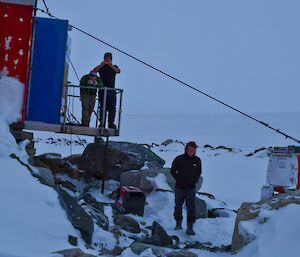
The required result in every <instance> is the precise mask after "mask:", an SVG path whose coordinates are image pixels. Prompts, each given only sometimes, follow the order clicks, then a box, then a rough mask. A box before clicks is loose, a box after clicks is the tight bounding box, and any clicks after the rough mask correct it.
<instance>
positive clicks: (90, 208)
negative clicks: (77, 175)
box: [81, 194, 109, 231]
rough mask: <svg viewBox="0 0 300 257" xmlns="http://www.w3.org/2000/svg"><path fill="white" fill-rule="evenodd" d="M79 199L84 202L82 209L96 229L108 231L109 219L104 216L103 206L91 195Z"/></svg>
mask: <svg viewBox="0 0 300 257" xmlns="http://www.w3.org/2000/svg"><path fill="white" fill-rule="evenodd" d="M81 199H82V200H83V201H84V203H83V204H81V205H82V206H83V208H84V209H85V211H86V212H87V213H88V214H89V215H90V216H91V217H92V218H93V219H94V221H95V223H96V225H97V226H98V227H101V228H103V229H104V230H106V231H108V229H109V219H108V217H107V216H106V215H105V214H104V205H103V204H102V203H99V202H97V200H96V199H95V198H94V197H93V196H92V195H91V194H84V195H83V196H82V197H81Z"/></svg>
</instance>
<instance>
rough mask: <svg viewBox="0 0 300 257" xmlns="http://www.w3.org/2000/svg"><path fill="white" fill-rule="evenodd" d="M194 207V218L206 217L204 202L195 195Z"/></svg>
mask: <svg viewBox="0 0 300 257" xmlns="http://www.w3.org/2000/svg"><path fill="white" fill-rule="evenodd" d="M195 207H196V212H195V216H196V219H205V218H207V217H208V215H207V208H206V203H205V201H204V200H202V199H199V198H198V197H196V198H195Z"/></svg>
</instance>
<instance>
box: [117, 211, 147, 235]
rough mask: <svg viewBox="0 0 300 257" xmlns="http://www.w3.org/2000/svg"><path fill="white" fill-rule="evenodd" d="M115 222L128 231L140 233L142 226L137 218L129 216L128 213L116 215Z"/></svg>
mask: <svg viewBox="0 0 300 257" xmlns="http://www.w3.org/2000/svg"><path fill="white" fill-rule="evenodd" d="M114 223H115V224H116V225H119V226H120V227H121V228H122V229H124V230H125V231H127V232H130V233H140V232H141V228H140V225H139V223H138V222H137V221H135V219H133V218H131V217H129V216H127V215H121V214H117V215H115V217H114Z"/></svg>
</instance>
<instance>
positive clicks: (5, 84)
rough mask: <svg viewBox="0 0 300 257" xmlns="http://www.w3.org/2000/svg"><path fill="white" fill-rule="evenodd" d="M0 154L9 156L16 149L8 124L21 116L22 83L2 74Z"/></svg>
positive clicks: (0, 86) (0, 84)
mask: <svg viewBox="0 0 300 257" xmlns="http://www.w3.org/2000/svg"><path fill="white" fill-rule="evenodd" d="M0 91H1V94H0V145H1V148H0V156H9V155H10V154H11V153H13V152H15V151H17V150H18V146H17V144H16V142H15V139H14V137H13V136H12V135H11V134H10V133H9V124H11V123H13V122H14V121H17V120H18V119H19V118H20V117H21V108H22V102H23V85H22V84H21V83H20V82H19V81H18V80H16V79H14V78H10V77H7V76H4V77H2V78H1V79H0Z"/></svg>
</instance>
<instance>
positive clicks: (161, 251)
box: [130, 242, 167, 256]
mask: <svg viewBox="0 0 300 257" xmlns="http://www.w3.org/2000/svg"><path fill="white" fill-rule="evenodd" d="M148 248H150V249H151V250H152V252H153V254H155V255H156V256H164V255H165V254H166V253H167V250H166V249H165V248H164V247H160V246H155V245H151V244H145V243H141V242H134V243H132V244H131V245H130V249H131V250H132V251H133V252H134V253H135V254H137V255H140V254H141V253H142V252H143V251H145V250H146V249H148Z"/></svg>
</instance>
